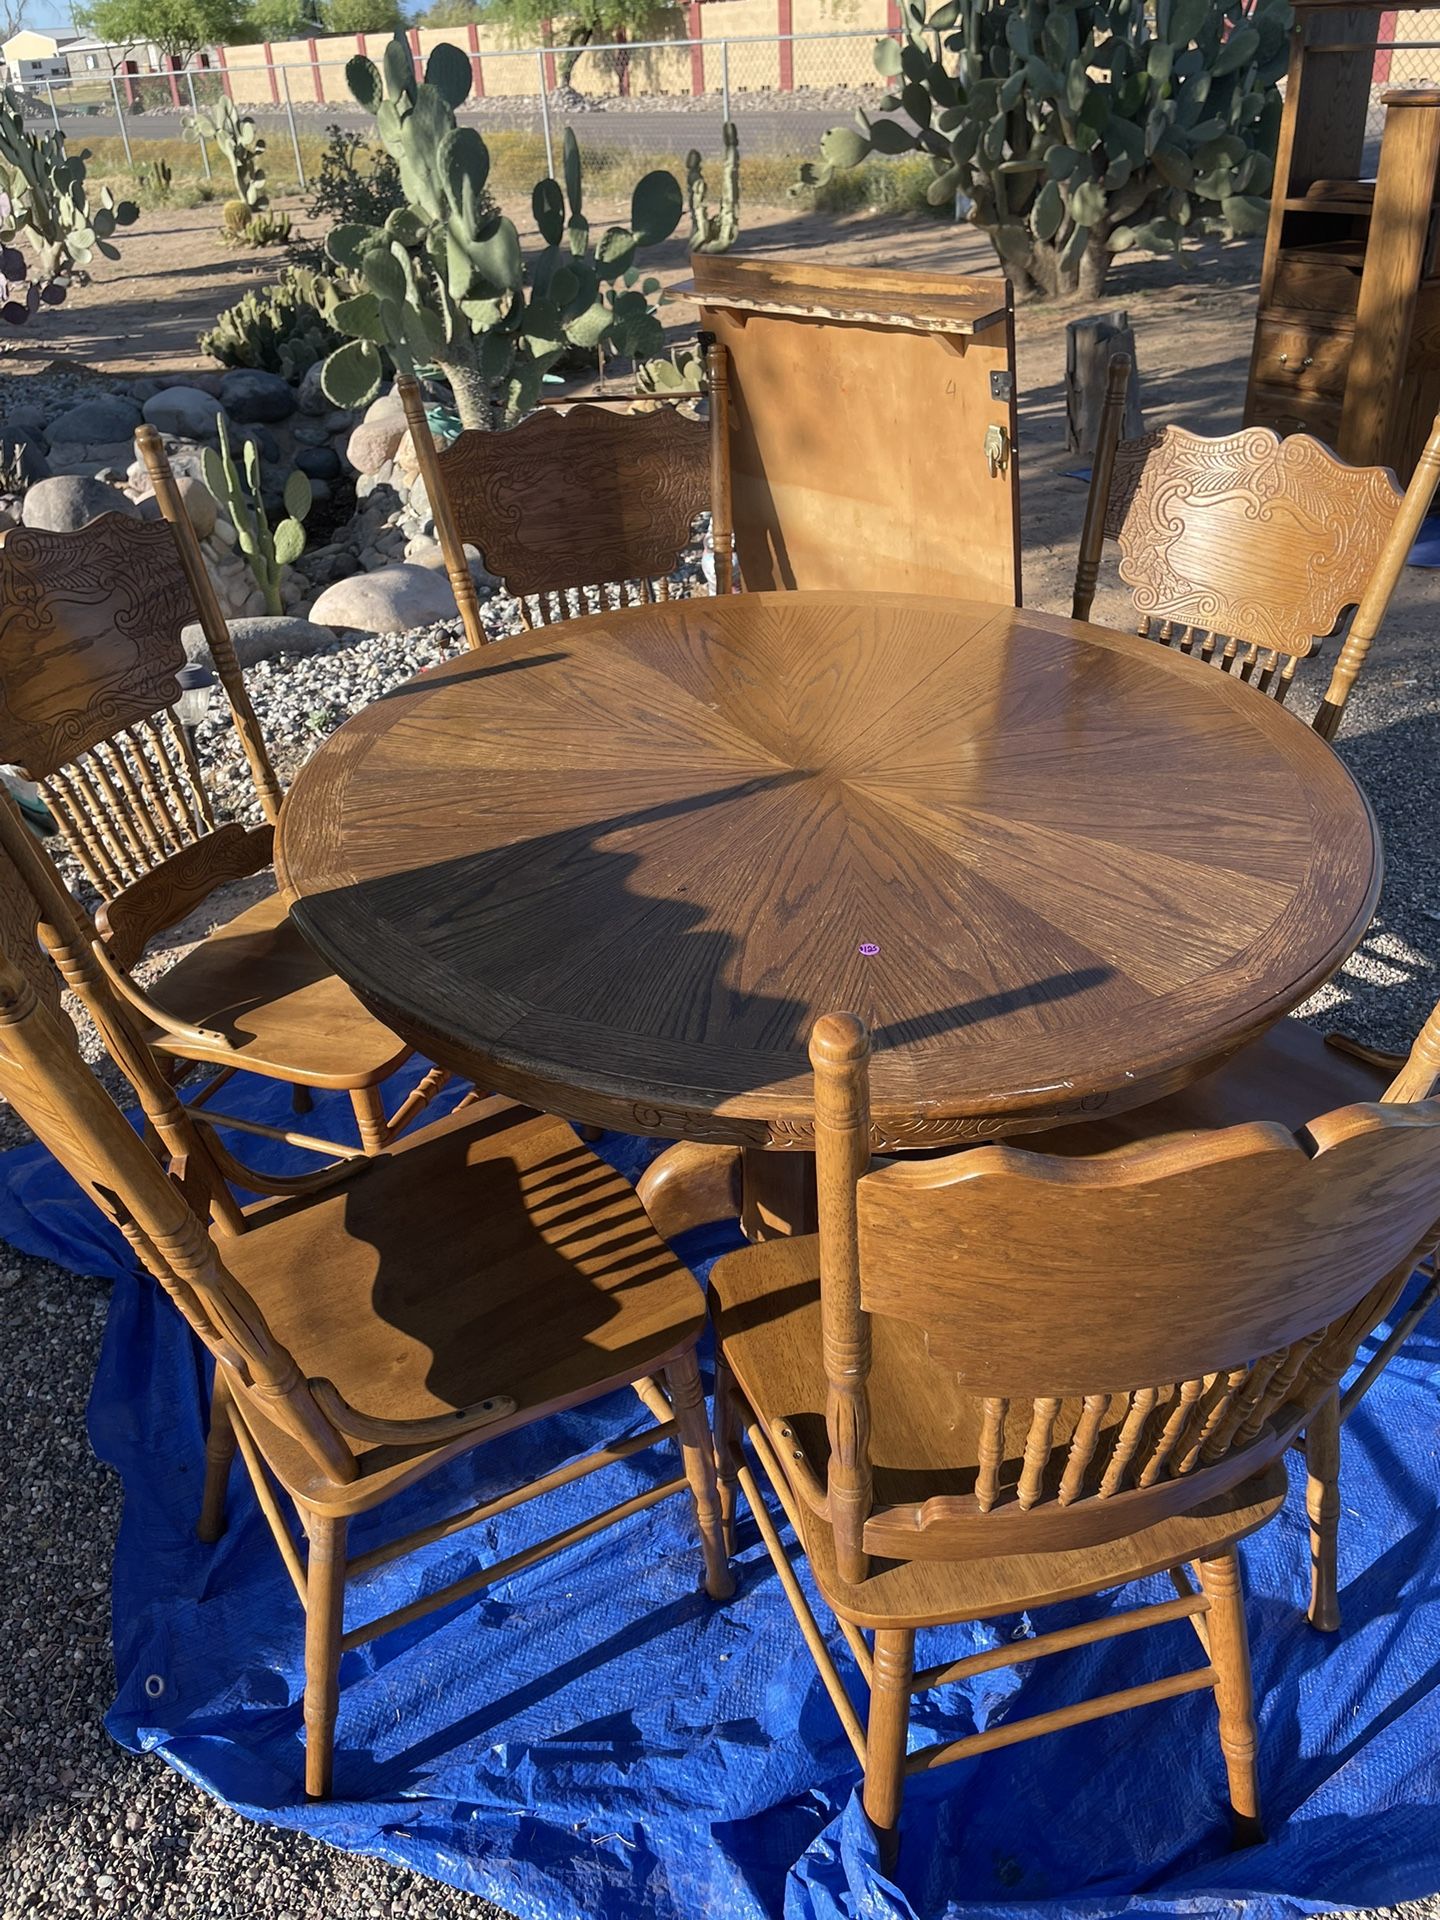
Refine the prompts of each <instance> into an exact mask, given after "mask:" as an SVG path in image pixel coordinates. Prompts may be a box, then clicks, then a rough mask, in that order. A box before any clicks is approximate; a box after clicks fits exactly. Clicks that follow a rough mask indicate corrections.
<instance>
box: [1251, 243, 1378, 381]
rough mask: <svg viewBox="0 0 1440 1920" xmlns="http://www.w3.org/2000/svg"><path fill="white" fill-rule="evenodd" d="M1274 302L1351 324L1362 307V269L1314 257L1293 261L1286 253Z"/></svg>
mask: <svg viewBox="0 0 1440 1920" xmlns="http://www.w3.org/2000/svg"><path fill="white" fill-rule="evenodd" d="M1270 298H1271V302H1272V304H1273V305H1275V306H1277V307H1292V308H1295V309H1296V310H1298V311H1299V312H1301V313H1313V314H1315V315H1317V316H1319V315H1324V316H1326V317H1327V318H1328V317H1329V316H1331V315H1333V316H1334V317H1335V319H1337V320H1348V319H1351V318H1353V316H1354V313H1355V309H1356V307H1357V306H1358V305H1359V303H1360V268H1359V266H1347V265H1345V264H1343V263H1342V262H1339V261H1334V260H1317V259H1314V258H1313V257H1312V258H1310V259H1306V260H1289V259H1287V258H1286V257H1285V255H1284V254H1283V253H1282V254H1281V255H1280V258H1279V259H1278V260H1277V261H1276V262H1275V284H1274V288H1273V290H1272V292H1271V295H1270ZM1287 364H1288V363H1287Z"/></svg>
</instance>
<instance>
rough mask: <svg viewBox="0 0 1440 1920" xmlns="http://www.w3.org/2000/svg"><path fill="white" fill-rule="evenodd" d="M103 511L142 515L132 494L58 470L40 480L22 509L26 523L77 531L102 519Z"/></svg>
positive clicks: (21, 514) (21, 518) (49, 528)
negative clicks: (54, 473) (93, 521)
mask: <svg viewBox="0 0 1440 1920" xmlns="http://www.w3.org/2000/svg"><path fill="white" fill-rule="evenodd" d="M102 513H128V514H129V515H130V518H131V519H132V520H138V519H139V518H140V509H139V507H137V506H136V504H135V502H134V501H133V500H132V499H131V498H130V497H129V495H128V494H124V493H121V491H120V489H119V488H118V487H111V486H107V485H106V484H105V482H104V481H103V480H89V479H86V478H85V476H84V475H83V474H68V473H66V474H57V475H56V476H55V478H54V479H53V480H37V481H36V483H35V485H34V486H33V487H31V489H30V491H29V492H28V493H27V494H26V495H25V505H24V507H23V508H22V509H21V513H20V520H21V524H22V525H23V526H27V527H44V528H46V529H48V531H49V532H51V533H74V532H75V530H76V528H77V527H85V526H88V525H89V524H90V522H91V521H92V520H98V519H99V518H100V516H101V514H102Z"/></svg>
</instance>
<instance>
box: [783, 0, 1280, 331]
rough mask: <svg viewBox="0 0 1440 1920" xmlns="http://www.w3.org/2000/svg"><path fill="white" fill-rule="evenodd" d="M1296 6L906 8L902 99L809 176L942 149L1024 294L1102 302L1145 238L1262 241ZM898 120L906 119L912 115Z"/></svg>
mask: <svg viewBox="0 0 1440 1920" xmlns="http://www.w3.org/2000/svg"><path fill="white" fill-rule="evenodd" d="M1289 23H1290V8H1289V5H1288V4H1287V0H1253V3H1252V4H1248V5H1247V6H1245V7H1244V8H1243V9H1242V8H1239V7H1236V8H1233V9H1231V8H1226V7H1223V6H1219V5H1217V4H1215V0H943V4H942V5H940V6H938V7H937V8H936V9H935V11H934V12H933V13H931V14H930V16H929V17H928V19H927V18H926V15H925V10H924V7H923V5H922V4H921V0H901V29H900V34H899V37H898V38H896V39H890V38H887V39H884V40H881V41H880V42H879V43H878V44H877V46H876V49H875V64H876V66H877V67H878V68H879V70H880V72H881V74H882V75H884V77H885V78H886V80H888V81H889V82H890V85H891V89H892V91H891V92H890V94H889V95H888V97H887V98H886V99H885V100H884V101H883V102H882V103H881V106H880V110H879V112H878V113H877V114H875V115H873V116H872V115H869V114H866V113H863V112H862V113H860V114H858V115H857V116H856V125H855V126H854V127H832V128H831V130H830V131H829V132H828V133H827V134H826V135H825V136H824V138H823V139H822V141H821V143H820V156H821V157H820V163H819V165H818V166H816V165H810V166H807V167H805V168H803V169H802V171H801V181H802V184H806V185H813V184H816V183H817V182H819V181H822V180H824V179H826V178H827V177H828V176H829V174H830V173H831V172H832V171H834V170H835V169H836V168H846V167H853V166H857V165H858V164H859V163H860V162H861V161H862V160H864V159H866V157H867V156H868V155H870V154H872V153H878V154H899V153H907V152H913V151H916V150H919V151H920V152H922V153H925V154H928V155H929V157H930V164H931V166H932V168H933V169H934V174H935V178H934V180H933V181H932V183H931V185H930V188H929V198H930V200H931V202H932V203H933V204H934V205H936V206H943V205H948V204H949V203H950V201H951V200H952V199H953V198H954V196H956V195H957V194H958V195H962V196H964V199H965V200H968V202H969V203H970V204H969V218H970V219H971V220H972V221H973V222H974V224H975V225H976V226H978V227H981V228H983V230H984V231H985V232H986V233H987V234H988V235H989V236H990V239H991V241H992V243H993V245H994V247H995V251H996V252H997V254H998V255H999V256H1000V260H1001V262H1002V264H1003V266H1004V269H1005V271H1006V273H1007V274H1008V275H1009V277H1010V279H1011V281H1012V283H1013V284H1014V287H1015V291H1016V295H1017V297H1024V296H1026V295H1029V294H1036V293H1039V294H1058V293H1071V292H1076V291H1078V292H1081V293H1084V294H1087V295H1094V294H1097V293H1098V292H1099V291H1100V289H1101V287H1102V286H1103V284H1104V279H1105V273H1106V270H1107V268H1108V266H1109V264H1110V261H1111V260H1112V259H1113V258H1114V256H1115V255H1116V254H1118V253H1124V252H1126V251H1127V250H1128V249H1129V248H1132V247H1144V248H1148V249H1149V250H1151V251H1153V252H1176V251H1178V249H1179V247H1180V245H1181V243H1182V241H1183V240H1184V239H1185V238H1186V236H1187V235H1191V234H1200V233H1222V234H1225V235H1227V236H1233V235H1236V234H1247V233H1259V232H1261V231H1262V230H1263V228H1264V226H1265V221H1266V216H1267V206H1266V196H1267V195H1268V193H1269V189H1270V182H1271V179H1272V176H1273V173H1274V165H1273V154H1274V151H1275V141H1276V136H1277V134H1278V132H1279V126H1280V104H1281V103H1280V95H1279V92H1278V90H1277V88H1276V81H1277V80H1278V78H1279V76H1280V74H1281V73H1282V72H1283V70H1284V67H1285V62H1286V55H1287V47H1286V39H1287V29H1288V27H1289ZM901 116H904V117H903V118H902V117H901Z"/></svg>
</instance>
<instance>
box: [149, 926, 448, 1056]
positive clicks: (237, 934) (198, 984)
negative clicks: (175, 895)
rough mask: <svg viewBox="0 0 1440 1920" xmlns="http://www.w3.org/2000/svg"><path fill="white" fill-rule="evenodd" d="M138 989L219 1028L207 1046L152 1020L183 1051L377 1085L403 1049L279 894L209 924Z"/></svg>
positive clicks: (189, 1018)
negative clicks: (211, 927)
mask: <svg viewBox="0 0 1440 1920" xmlns="http://www.w3.org/2000/svg"><path fill="white" fill-rule="evenodd" d="M146 991H147V993H148V995H149V998H150V999H151V1000H152V1001H153V1002H154V1004H155V1005H156V1006H158V1007H161V1008H163V1010H164V1011H165V1012H166V1013H169V1014H172V1015H173V1016H174V1017H175V1018H176V1019H177V1020H183V1021H184V1022H186V1024H187V1025H189V1026H192V1027H204V1028H208V1029H209V1030H210V1031H212V1032H215V1033H218V1034H220V1035H222V1036H223V1039H224V1042H225V1044H224V1045H220V1046H215V1047H206V1046H204V1045H202V1044H201V1043H200V1042H198V1041H196V1042H191V1041H189V1040H187V1039H184V1038H182V1037H178V1036H175V1035H171V1034H166V1033H165V1032H164V1030H163V1029H161V1028H158V1027H157V1028H155V1029H154V1030H152V1031H151V1032H150V1033H149V1034H148V1035H147V1037H148V1038H149V1040H150V1042H151V1044H152V1045H154V1046H156V1047H158V1048H160V1049H161V1050H162V1051H163V1052H165V1053H169V1054H173V1055H175V1056H176V1057H178V1058H180V1059H182V1060H215V1061H225V1062H229V1063H231V1064H233V1065H237V1066H241V1067H244V1068H246V1069H247V1070H248V1071H250V1072H252V1073H264V1074H270V1075H273V1076H274V1077H275V1078H277V1079H281V1080H291V1081H295V1082H298V1083H300V1084H302V1085H305V1086H310V1087H337V1088H348V1087H371V1086H377V1085H378V1084H379V1083H380V1081H382V1080H384V1079H385V1078H386V1077H387V1076H388V1075H389V1074H392V1073H393V1072H394V1071H395V1069H396V1068H397V1067H398V1066H400V1065H401V1064H402V1062H403V1061H404V1060H405V1059H406V1058H407V1056H408V1054H409V1052H410V1049H409V1048H408V1047H407V1046H406V1045H405V1043H404V1042H403V1041H402V1040H401V1039H400V1038H399V1037H398V1035H396V1034H394V1033H392V1032H391V1031H390V1029H389V1027H387V1026H385V1025H383V1024H382V1023H381V1022H380V1021H379V1020H377V1019H376V1018H375V1017H374V1015H373V1014H370V1013H367V1012H366V1010H365V1008H364V1007H363V1006H361V1004H360V1002H359V1001H358V1000H357V999H356V998H355V995H354V994H353V993H352V992H351V991H350V989H349V987H347V986H346V985H345V983H344V982H343V981H342V980H341V979H339V977H338V976H337V975H336V974H334V973H332V972H331V971H330V969H329V968H328V967H327V966H326V964H325V962H324V961H323V960H322V959H321V958H320V956H319V954H318V953H316V952H315V950H314V948H313V947H311V946H310V945H309V944H308V943H307V941H306V940H305V938H304V936H303V935H302V934H301V932H300V929H299V928H298V927H297V926H296V925H295V922H294V921H293V920H292V919H291V918H290V914H289V910H288V908H287V907H286V904H285V902H284V900H283V899H282V898H281V897H280V896H279V895H278V894H272V895H271V896H270V897H269V898H268V899H266V900H260V901H257V902H256V904H255V905H254V906H253V907H247V908H246V909H245V911H244V912H243V913H239V914H237V915H236V916H235V918H234V919H233V920H230V921H227V923H226V924H225V925H224V926H223V927H219V928H217V929H216V931H215V932H214V933H212V934H210V935H209V936H208V938H206V939H204V940H202V941H201V942H200V943H199V945H198V946H195V947H192V948H191V949H190V951H189V953H187V954H186V955H185V956H184V957H183V959H180V960H177V961H176V963H175V965H174V966H173V967H171V968H170V970H169V972H168V973H165V974H163V975H162V976H161V977H160V978H159V979H158V980H156V981H155V982H154V983H153V985H151V986H150V987H148V988H147V989H146Z"/></svg>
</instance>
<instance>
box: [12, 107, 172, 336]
mask: <svg viewBox="0 0 1440 1920" xmlns="http://www.w3.org/2000/svg"><path fill="white" fill-rule="evenodd" d="M89 158H90V150H89V148H88V147H82V148H81V149H80V151H79V152H78V153H70V152H68V151H67V149H66V145H65V136H64V134H63V133H60V132H59V131H58V130H57V129H56V128H54V127H53V126H52V127H51V128H50V129H49V130H48V131H47V132H45V133H41V134H34V133H31V132H30V131H29V129H28V128H27V127H26V125H25V107H24V103H23V101H22V100H21V99H20V97H19V95H18V94H16V93H15V92H14V91H13V90H12V89H11V88H9V87H6V88H5V89H4V90H3V92H0V276H3V279H4V282H5V293H6V298H5V301H4V304H3V306H0V317H3V318H4V319H6V320H8V321H10V322H11V323H12V324H14V325H17V326H18V325H20V324H21V323H23V322H24V321H25V320H28V319H29V318H30V316H31V315H32V314H33V313H34V312H35V311H36V309H37V308H38V306H39V305H40V303H41V302H42V301H43V302H45V303H46V304H48V305H52V306H53V305H56V304H58V303H59V302H60V301H61V300H63V299H64V298H65V293H66V289H67V288H68V287H69V285H70V284H71V282H72V281H79V282H82V283H83V282H84V281H85V279H87V278H88V275H87V273H86V269H87V268H88V267H89V265H90V262H91V261H92V260H93V259H94V257H95V255H96V254H97V253H99V254H103V255H104V257H105V258H106V259H107V260H118V259H119V258H120V250H119V248H118V247H116V246H114V245H112V244H111V235H112V234H113V233H114V232H115V229H116V228H117V227H128V226H129V225H130V223H131V222H132V221H133V220H135V219H136V218H138V216H139V212H140V209H139V207H137V206H136V205H135V203H134V201H133V200H120V201H117V200H116V199H115V197H114V195H113V194H112V193H111V192H110V189H109V188H108V187H105V188H102V189H101V191H100V193H99V194H98V195H96V197H95V200H94V203H93V204H92V202H91V199H90V194H89V190H88V188H87V186H86V183H85V163H86V161H87V160H88V159H89ZM22 250H23V251H22ZM27 254H28V258H27Z"/></svg>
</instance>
